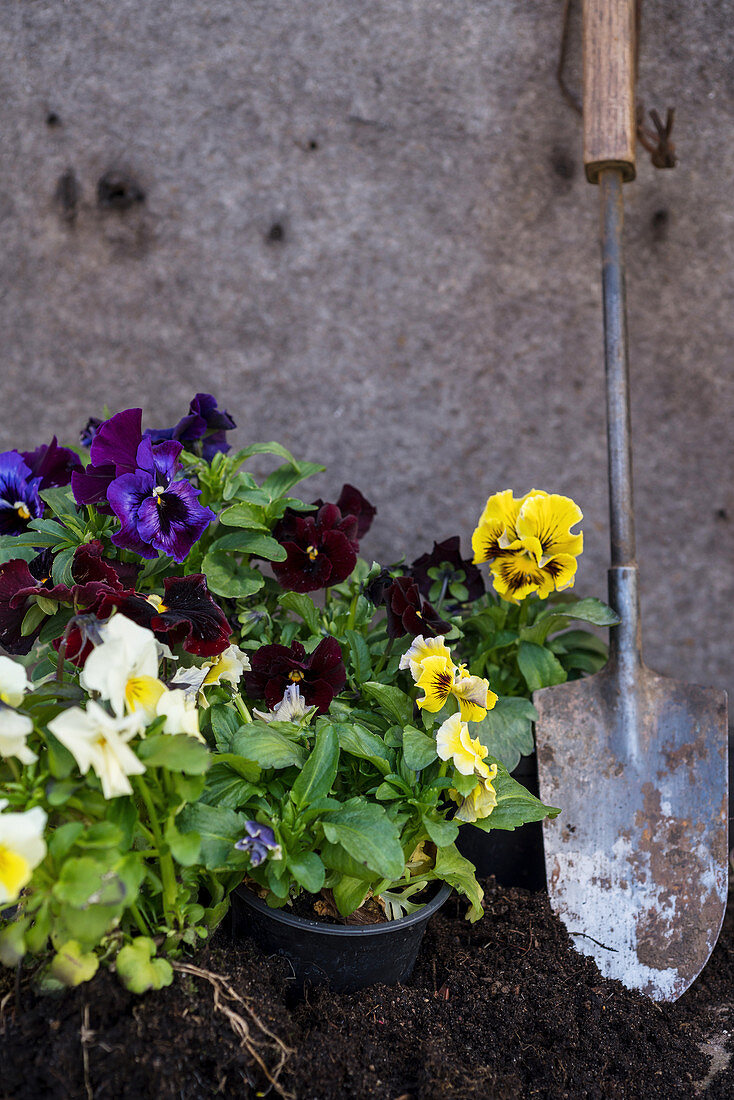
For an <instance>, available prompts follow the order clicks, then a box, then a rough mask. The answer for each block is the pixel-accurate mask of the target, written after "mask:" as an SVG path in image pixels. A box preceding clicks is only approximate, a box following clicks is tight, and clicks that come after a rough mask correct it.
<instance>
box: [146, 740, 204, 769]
mask: <svg viewBox="0 0 734 1100" xmlns="http://www.w3.org/2000/svg"><path fill="white" fill-rule="evenodd" d="M136 748H137V754H138V756H139V757H140V759H141V760H142V761H143V763H144V764H145V765H146V766H147V767H149V768H167V769H168V770H169V771H172V772H184V773H185V774H186V775H202V774H203V773H204V772H205V771H206V770H207V768H208V767H209V763H210V761H211V757H210V755H209V750H208V749H207V747H206V745H205V744H203V742H201V741H199V740H197V738H196V737H190V736H189V734H187V733H154V734H153V735H152V736H150V737H146V738H145V739H144V740H143V741H140V742H139V743H138V745H137V746H136Z"/></svg>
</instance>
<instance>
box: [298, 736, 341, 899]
mask: <svg viewBox="0 0 734 1100" xmlns="http://www.w3.org/2000/svg"><path fill="white" fill-rule="evenodd" d="M338 767H339V739H338V737H337V735H336V733H335V731H334V727H333V726H330V725H322V726H321V727H320V728H319V730H318V731H317V733H316V742H315V744H314V747H313V750H312V752H311V754H310V756H309V757H308V760H307V761H306V763H305V764H304V766H303V770H302V771H301V773H300V775H299V776H298V778H297V779H296V781H295V783H294V784H293V787H292V789H291V799H292V800H293V803H294V804H295V806H296V807H297V808H298V809H303V808H304V807H306V806H309V805H310V804H311V803H312V802H314V801H315V800H316V799H317V798H325V797H326V795H328V793H329V791H330V790H331V787H332V784H333V782H334V780H335V779H336V773H337V769H338ZM307 889H309V887H307ZM319 889H321V887H319Z"/></svg>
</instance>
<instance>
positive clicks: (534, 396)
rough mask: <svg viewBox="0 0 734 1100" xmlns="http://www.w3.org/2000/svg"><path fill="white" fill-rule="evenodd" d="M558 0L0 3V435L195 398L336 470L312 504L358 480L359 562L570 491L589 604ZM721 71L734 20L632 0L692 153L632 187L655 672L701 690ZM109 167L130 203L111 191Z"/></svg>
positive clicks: (592, 471) (597, 518) (175, 409)
mask: <svg viewBox="0 0 734 1100" xmlns="http://www.w3.org/2000/svg"><path fill="white" fill-rule="evenodd" d="M561 7H562V5H561V3H560V0H545V2H536V3H528V0H402V2H399V0H371V2H370V3H357V2H356V0H309V2H308V3H294V2H292V0H156V3H146V2H145V0H116V2H115V3H112V2H110V0H67V2H62V0H5V3H4V4H3V5H2V7H0V49H1V50H2V56H3V59H4V61H3V66H2V73H1V74H0V82H1V84H2V89H1V90H2V102H3V140H2V143H1V145H0V219H1V231H2V256H3V261H2V265H1V267H0V309H1V310H2V319H1V323H2V332H3V343H2V357H3V367H2V398H3V409H4V415H3V418H2V426H1V427H0V446H1V447H5V448H8V447H14V446H18V447H23V448H25V447H32V446H35V445H36V444H37V443H39V442H41V441H45V440H47V439H48V438H50V436H51V434H52V433H53V432H57V433H58V434H59V436H61V437H65V438H67V439H70V440H71V439H73V438H74V437H75V435H76V432H77V430H78V427H79V425H80V424H81V423H83V422H84V421H85V420H86V418H87V416H88V415H89V414H92V413H96V414H99V413H100V411H101V409H102V407H103V405H104V404H105V402H106V403H107V404H108V406H109V408H110V409H111V410H113V411H116V410H118V409H120V408H124V407H126V406H128V405H130V404H141V405H142V406H143V407H144V409H145V410H146V416H147V421H146V422H147V424H148V425H150V426H164V425H166V424H168V423H171V422H173V421H175V420H176V419H177V418H178V416H179V415H180V414H181V412H182V411H183V410H184V409H185V408H186V406H187V404H188V400H189V398H190V396H191V395H192V394H193V393H194V392H195V391H196V390H198V389H204V390H209V391H212V392H214V393H215V394H216V395H217V396H218V398H219V399H220V402H221V403H223V404H224V405H225V406H226V407H227V408H228V409H229V410H230V412H232V413H233V415H234V416H235V418H236V419H237V421H238V424H239V428H238V431H237V433H236V434H237V442H244V441H250V440H252V439H268V438H277V439H280V440H281V441H282V442H284V443H285V444H286V445H287V446H289V447H290V448H291V449H293V450H294V451H295V452H296V453H298V454H299V455H301V456H303V457H307V458H310V459H314V460H322V461H325V462H326V463H328V465H329V473H328V474H327V475H326V476H325V477H323V478H320V479H318V480H316V481H314V483H313V495H317V493H318V494H321V493H323V495H325V496H328V495H330V494H332V493H336V492H338V489H339V488H340V486H341V484H342V482H343V481H345V480H349V481H352V482H354V483H355V484H357V485H358V486H360V487H361V488H362V489H363V491H364V492H365V493H366V494H367V495H368V496H369V497H370V498H371V499H372V500H373V501H374V502H375V503H376V504H377V505H378V508H379V516H378V521H377V523H376V526H375V528H374V531H373V533H371V534H370V536H369V537H368V540H367V541H366V543H365V545H364V550H365V552H366V553H367V554H372V555H374V556H380V557H383V558H387V559H392V558H394V557H397V556H398V555H399V554H400V553H401V552H402V551H403V550H405V551H406V552H407V553H408V555H410V556H413V555H414V554H416V553H418V552H421V551H422V550H423V549H426V548H428V547H430V544H431V541H432V539H433V538H442V537H446V536H448V535H450V534H453V533H455V532H461V533H463V534H464V536H465V538H466V540H467V545H468V538H469V535H470V534H471V530H472V528H473V526H474V522H475V518H476V516H477V514H478V513H479V511H480V509H481V507H482V505H483V503H484V500H485V498H486V496H487V495H488V494H489V493H490V492H494V491H496V490H498V489H501V488H505V487H512V488H514V489H515V490H516V491H517V492H519V491H523V490H526V489H528V488H530V487H532V486H537V487H545V488H547V489H549V490H551V491H557V492H561V493H567V494H570V495H572V496H573V497H574V498H575V499H576V500H577V501H579V503H580V504H581V506H582V508H583V510H584V512H585V515H586V520H585V535H586V552H585V555H584V558H583V559H582V563H581V569H580V575H579V582H578V584H577V588H578V590H579V591H580V592H583V593H586V594H592V593H596V594H600V595H603V594H604V586H605V576H604V570H605V567H606V563H607V556H608V541H607V528H606V524H607V503H606V455H605V441H604V407H603V381H602V371H603V367H602V354H601V347H602V344H601V341H602V329H601V313H600V289H599V259H598V251H597V191H596V189H594V188H592V187H590V186H589V185H588V184H586V182H585V181H584V178H583V168H582V165H581V163H580V121H579V118H578V116H577V115H576V114H575V113H574V112H573V111H572V110H571V109H570V108H569V106H568V105H567V104H566V103H565V102H564V100H563V99H562V97H561V95H560V93H559V91H558V88H557V85H556V82H555V76H554V72H555V66H556V60H557V54H558V46H559V38H560V11H561ZM572 30H573V35H572V43H571V54H572V57H571V66H570V72H569V78H570V80H571V82H572V83H575V82H577V79H578V67H579V66H578V54H579V43H578V41H577V32H578V26H577V23H576V20H574V23H573V27H572ZM733 54H734V19H732V6H731V4H729V3H725V2H718V3H717V2H714V0H702V2H700V3H698V4H695V5H691V4H690V3H684V2H683V0H647V2H646V3H645V5H644V27H643V41H642V48H641V77H640V97H641V99H642V101H643V102H644V103H645V104H646V105H647V106H648V107H651V106H655V107H657V108H658V109H664V108H665V107H667V106H668V105H674V106H675V107H676V109H677V117H676V135H675V136H676V143H677V148H678V153H679V157H680V164H679V166H678V167H677V168H676V169H675V170H674V171H668V172H660V171H656V170H655V169H653V168H652V166H651V165H650V163H649V160H647V159H646V157H645V156H644V155H643V156H642V158H641V161H640V166H639V173H638V180H637V182H636V183H634V184H632V185H631V186H629V187H628V188H627V189H626V192H625V195H626V200H627V212H628V214H627V218H628V222H627V256H628V292H629V306H630V336H631V361H632V370H633V401H634V408H633V420H634V435H635V440H634V442H635V473H636V488H637V518H638V539H639V551H640V563H641V572H642V588H643V595H644V606H643V612H644V617H645V631H644V634H645V642H646V656H647V659H648V662H649V663H650V664H652V665H654V666H656V667H658V668H659V669H660V670H661V671H665V672H668V673H671V674H673V675H676V676H679V677H683V678H688V679H690V680H694V681H698V682H703V683H715V684H717V685H720V686H727V684H728V685H729V686H732V681H733V680H734V670H733V661H732V626H731V621H732V606H733V597H734V592H733V591H732V589H733V587H734V586H733V584H732V577H733V575H734V538H733V536H732V531H733V530H734V488H733V482H732V459H733V457H734V444H733V443H732V433H731V430H730V425H731V421H732V413H733V412H734V382H733V381H732V368H731V358H732V356H731V350H730V348H731V344H732V335H733V334H734V317H733V311H732V305H731V303H732V292H733V290H734V287H733V285H732V284H733V282H734V277H733V273H732V272H733V268H734V264H733V262H732V261H733V259H734V238H733V236H732V228H733V220H734V214H733V203H732V183H731V181H732V178H734V145H733V144H732V143H731V141H730V138H731V136H732V117H733V109H734V103H733V100H734V69H733V68H732V63H731V58H732V55H733ZM110 171H112V172H116V173H123V174H126V175H127V176H128V177H129V179H130V180H132V181H134V183H135V185H136V186H137V187H138V188H139V189H140V191H142V192H144V195H145V198H144V200H143V201H138V202H134V203H133V204H132V206H130V208H129V209H126V210H118V209H115V208H114V206H113V207H110V206H104V205H100V203H99V201H98V194H97V189H98V182H99V180H100V178H101V177H103V176H104V175H105V173H108V172H110ZM127 186H128V188H130V187H132V184H130V183H128V184H127ZM128 193H129V194H132V197H134V191H133V192H130V191H128ZM108 197H109V195H108ZM116 197H117V198H119V192H118V191H117V190H115V187H113V194H112V198H113V201H114V200H115V198H116Z"/></svg>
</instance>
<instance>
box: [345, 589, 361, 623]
mask: <svg viewBox="0 0 734 1100" xmlns="http://www.w3.org/2000/svg"><path fill="white" fill-rule="evenodd" d="M358 599H359V592H355V593H354V595H353V596H352V602H351V604H350V605H349V618H348V619H347V630H354V620H355V619H356V617H357V600H358Z"/></svg>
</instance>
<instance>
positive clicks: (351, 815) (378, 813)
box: [322, 798, 405, 879]
mask: <svg viewBox="0 0 734 1100" xmlns="http://www.w3.org/2000/svg"><path fill="white" fill-rule="evenodd" d="M322 824H323V830H324V835H325V836H326V839H327V840H330V841H331V842H332V844H341V845H342V847H343V848H345V849H346V851H347V852H348V853H349V855H350V856H352V857H353V858H354V859H356V860H357V862H358V863H361V864H362V865H363V866H365V867H368V868H369V869H370V870H372V871H376V872H377V874H378V875H380V876H381V877H382V878H387V879H396V878H399V877H400V875H402V873H403V870H404V868H405V859H404V857H403V849H402V848H401V846H400V836H399V833H398V830H397V827H396V826H395V824H394V823H393V822H392V821H391V820H390V818H389V817H388V816H387V814H386V813H385V810H384V808H383V807H382V806H378V805H376V804H375V803H370V802H365V801H363V800H361V799H359V798H352V799H350V800H349V802H345V803H344V805H343V807H342V809H341V810H337V811H336V812H335V813H333V814H330V815H329V819H328V821H324V822H323V823H322Z"/></svg>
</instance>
